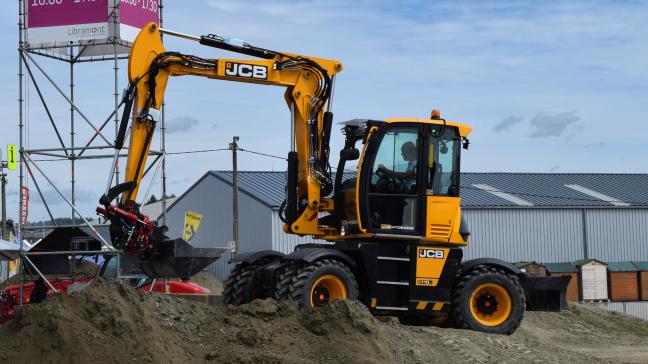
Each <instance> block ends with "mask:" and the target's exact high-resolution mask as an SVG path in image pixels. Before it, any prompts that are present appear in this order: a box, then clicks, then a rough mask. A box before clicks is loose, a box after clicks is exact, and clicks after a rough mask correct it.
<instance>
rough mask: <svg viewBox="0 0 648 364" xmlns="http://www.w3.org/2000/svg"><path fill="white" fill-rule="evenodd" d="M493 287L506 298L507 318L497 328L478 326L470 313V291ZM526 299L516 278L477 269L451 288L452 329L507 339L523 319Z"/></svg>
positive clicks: (485, 267) (502, 273)
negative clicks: (493, 285) (503, 290)
mask: <svg viewBox="0 0 648 364" xmlns="http://www.w3.org/2000/svg"><path fill="white" fill-rule="evenodd" d="M485 283H495V284H498V285H500V286H502V287H503V288H505V289H506V291H507V292H508V294H509V297H510V299H511V313H510V314H509V317H508V318H507V319H506V320H505V321H504V322H502V323H501V324H499V325H497V326H486V325H483V324H481V323H479V322H478V321H477V320H475V318H474V317H473V314H472V313H471V311H470V297H471V296H472V293H473V292H474V290H475V289H476V288H477V287H479V286H480V285H482V284H485ZM525 308H526V297H525V296H524V290H523V289H522V285H521V284H520V281H519V279H518V277H517V276H515V275H513V274H510V273H507V272H505V271H503V270H501V269H498V268H496V267H492V266H486V265H478V266H476V267H474V268H473V269H472V270H470V271H468V272H465V273H463V274H462V275H461V276H460V277H459V279H458V282H457V283H456V284H455V287H454V289H453V293H452V314H451V318H452V319H453V321H454V323H455V325H456V327H458V328H461V329H471V330H475V331H481V332H486V333H491V334H502V335H511V334H512V333H514V332H515V330H517V328H518V327H519V326H520V323H521V322H522V318H523V317H524V310H525Z"/></svg>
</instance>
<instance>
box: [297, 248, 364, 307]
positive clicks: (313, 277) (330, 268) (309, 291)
mask: <svg viewBox="0 0 648 364" xmlns="http://www.w3.org/2000/svg"><path fill="white" fill-rule="evenodd" d="M289 292H290V297H291V298H292V299H293V300H294V301H295V302H297V304H298V305H299V306H300V307H302V308H308V307H321V306H324V305H327V304H329V303H331V302H332V301H333V300H336V299H356V298H357V297H358V283H357V282H356V280H355V276H354V275H353V272H351V270H350V269H349V267H347V266H346V265H345V264H344V263H341V262H339V261H337V260H333V259H322V260H318V261H316V262H313V263H311V264H307V265H304V266H302V267H301V268H300V269H299V270H298V271H297V272H296V273H295V275H294V276H293V277H292V283H291V285H290V288H289Z"/></svg>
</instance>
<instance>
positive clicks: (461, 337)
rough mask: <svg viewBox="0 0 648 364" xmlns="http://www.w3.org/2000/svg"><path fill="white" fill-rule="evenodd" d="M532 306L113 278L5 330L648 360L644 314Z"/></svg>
mask: <svg viewBox="0 0 648 364" xmlns="http://www.w3.org/2000/svg"><path fill="white" fill-rule="evenodd" d="M570 309H571V310H570V312H565V313H550V312H527V313H526V316H525V319H524V321H523V323H522V326H521V327H520V328H519V329H518V330H517V332H516V333H515V334H513V335H511V336H498V335H488V334H483V333H478V332H472V331H466V330H457V329H449V328H438V327H421V326H404V325H401V324H399V323H398V321H397V320H396V319H393V318H376V317H374V316H372V315H371V314H370V313H369V312H368V311H367V309H366V308H365V307H364V306H363V305H362V304H360V303H358V302H354V301H336V302H335V303H333V304H331V305H329V306H327V307H324V308H321V309H318V310H307V311H300V310H298V309H297V308H296V306H295V304H294V303H292V302H279V303H278V302H276V301H274V300H256V301H253V302H252V303H249V304H246V305H242V306H239V307H231V306H228V307H218V306H209V305H207V304H203V303H199V302H192V301H184V300H180V299H177V298H174V297H170V296H165V295H159V294H152V293H141V292H138V291H136V290H135V289H133V288H131V287H129V286H126V285H123V284H120V283H118V282H116V281H112V280H107V279H98V280H96V281H95V282H94V283H93V284H92V285H91V286H90V287H89V288H87V289H86V290H84V291H83V292H79V293H74V294H71V295H69V296H56V297H53V298H52V299H49V300H48V301H46V302H44V303H41V304H33V305H27V306H24V307H23V308H21V309H19V310H18V315H17V317H16V319H15V320H14V321H13V322H12V323H11V324H9V325H8V326H5V327H0V361H7V362H12V363H27V362H30V363H63V362H65V363H88V362H101V363H105V362H112V363H127V362H138V363H139V362H142V363H169V362H170V363H201V362H214V363H219V362H222V363H429V362H440V363H458V362H467V363H521V362H524V363H559V362H560V363H586V362H587V363H606V362H631V363H641V362H644V363H646V362H648V322H646V321H641V320H638V319H634V318H631V317H628V316H624V315H620V314H615V313H610V312H605V311H601V310H598V309H594V308H591V307H588V306H584V305H571V306H570Z"/></svg>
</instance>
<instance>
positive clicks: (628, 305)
mask: <svg viewBox="0 0 648 364" xmlns="http://www.w3.org/2000/svg"><path fill="white" fill-rule="evenodd" d="M590 304H591V305H592V306H596V307H598V308H602V309H605V310H608V311H615V312H619V313H623V314H626V315H630V316H634V317H638V318H640V319H643V320H648V302H641V301H640V302H593V303H590Z"/></svg>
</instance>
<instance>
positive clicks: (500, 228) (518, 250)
mask: <svg viewBox="0 0 648 364" xmlns="http://www.w3.org/2000/svg"><path fill="white" fill-rule="evenodd" d="M463 211H464V214H465V217H466V220H467V222H468V224H469V226H470V230H471V232H472V236H471V239H470V245H469V246H468V247H467V248H466V249H464V256H465V259H472V258H478V257H494V258H499V259H503V260H507V261H510V262H515V261H523V260H524V261H538V262H547V263H551V262H567V261H574V260H578V259H586V258H593V259H598V260H601V261H604V262H605V261H632V260H635V261H636V260H645V259H648V209H633V208H618V209H615V208H601V209H549V208H524V209H513V208H497V209H487V208H483V209H481V208H480V209H470V208H464V210H463ZM583 218H584V219H583ZM583 220H584V221H585V226H583ZM585 240H587V246H585ZM586 250H587V256H586V255H585V251H586Z"/></svg>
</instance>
